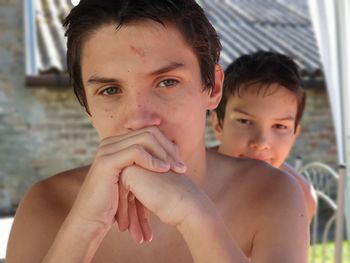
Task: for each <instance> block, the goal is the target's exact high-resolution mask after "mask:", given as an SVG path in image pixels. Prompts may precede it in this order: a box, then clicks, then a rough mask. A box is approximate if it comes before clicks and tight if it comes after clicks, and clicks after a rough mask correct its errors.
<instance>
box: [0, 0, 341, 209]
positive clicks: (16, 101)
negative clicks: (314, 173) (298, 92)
mask: <svg viewBox="0 0 350 263" xmlns="http://www.w3.org/2000/svg"><path fill="white" fill-rule="evenodd" d="M22 3H23V1H22V0H7V1H1V2H0V215H1V213H5V212H6V210H8V208H9V206H11V205H12V204H13V205H16V204H17V203H18V201H19V200H20V198H21V196H22V195H23V193H24V192H25V191H26V190H27V189H28V188H29V187H30V185H32V184H33V183H34V182H36V181H38V180H40V179H43V178H46V177H48V176H50V175H53V174H55V173H57V172H60V171H63V170H67V169H70V168H73V167H77V166H81V165H84V164H87V163H89V162H90V161H91V159H92V157H93V156H94V152H95V149H96V146H97V143H98V141H97V135H96V133H95V131H94V130H93V128H92V127H91V125H90V123H89V121H88V118H87V117H86V115H85V113H84V111H83V109H82V108H81V107H80V105H79V104H78V103H77V101H76V99H75V97H74V95H73V92H72V90H71V89H64V88H60V89H58V88H57V89H54V88H37V89H30V88H27V87H25V85H24V81H25V69H24V64H25V63H24V62H25V61H24V39H23V31H22V28H23V26H22V24H23V21H22V19H23V10H22ZM307 93H308V101H307V108H306V113H305V116H304V118H303V131H302V135H301V136H300V138H299V140H298V142H297V143H296V145H295V147H294V149H293V152H292V154H291V159H293V157H295V156H296V155H301V156H302V157H303V158H304V160H305V161H313V160H319V161H323V162H326V163H329V164H331V165H334V164H336V149H335V142H334V135H333V128H332V123H331V119H330V111H329V107H328V101H327V96H326V93H325V90H324V89H315V90H309V91H308V92H307ZM208 131H209V132H208V134H207V136H206V138H207V139H208V141H210V140H212V138H213V136H212V134H211V133H210V129H208Z"/></svg>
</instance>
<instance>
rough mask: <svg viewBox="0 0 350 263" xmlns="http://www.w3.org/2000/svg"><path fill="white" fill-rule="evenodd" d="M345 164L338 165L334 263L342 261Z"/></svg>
mask: <svg viewBox="0 0 350 263" xmlns="http://www.w3.org/2000/svg"><path fill="white" fill-rule="evenodd" d="M345 174H346V169H345V165H340V166H339V179H338V190H337V211H336V220H335V246H334V263H342V260H343V257H342V256H343V253H342V252H343V250H342V248H343V229H344V228H343V223H344V201H345V199H344V195H345V178H346V177H345Z"/></svg>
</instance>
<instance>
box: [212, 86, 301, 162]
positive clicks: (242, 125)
mask: <svg viewBox="0 0 350 263" xmlns="http://www.w3.org/2000/svg"><path fill="white" fill-rule="evenodd" d="M259 89H260V92H259V94H258V90H259ZM296 111H297V100H296V97H295V95H294V94H293V93H292V92H291V91H289V90H287V89H286V88H285V87H281V86H279V84H276V83H274V84H271V85H270V86H265V87H261V84H254V85H252V86H250V87H249V88H247V89H245V90H244V91H242V92H241V93H240V96H238V95H236V96H230V97H229V99H228V101H227V104H226V110H225V118H224V120H223V124H222V127H220V125H218V123H217V124H216V126H215V132H216V135H217V138H218V139H219V141H220V145H219V148H218V151H219V152H221V153H223V154H227V155H230V156H234V157H239V158H244V157H245V158H253V159H259V160H263V161H265V162H267V163H269V164H271V165H272V166H274V167H276V168H279V167H281V165H282V164H283V162H284V161H285V160H286V158H287V156H288V154H289V152H290V150H291V148H292V146H293V144H294V142H295V139H296V138H297V136H298V134H299V126H297V127H295V116H296Z"/></svg>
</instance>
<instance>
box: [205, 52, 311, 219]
mask: <svg viewBox="0 0 350 263" xmlns="http://www.w3.org/2000/svg"><path fill="white" fill-rule="evenodd" d="M304 107H305V92H304V89H303V87H302V81H301V77H300V73H299V68H298V66H297V65H296V64H295V63H294V61H293V60H292V59H290V58H289V57H287V56H285V55H282V54H277V53H273V52H266V51H259V52H256V53H253V54H250V55H243V56H241V57H240V58H238V59H237V60H235V61H234V62H233V63H231V64H230V65H229V67H228V68H227V69H226V71H225V81H224V91H223V97H222V99H221V102H220V104H219V106H218V107H217V109H216V110H215V111H214V112H213V113H212V126H213V129H214V132H215V135H216V138H217V139H218V140H219V141H220V145H219V146H218V151H219V152H220V153H223V154H226V155H230V156H233V157H238V158H252V159H259V160H262V161H265V162H267V163H269V164H271V165H272V166H274V167H276V168H280V169H282V170H284V171H287V172H288V173H290V174H291V175H293V176H294V177H295V178H296V179H297V181H298V182H299V184H300V186H301V188H302V190H303V193H304V198H305V203H306V207H307V210H308V218H309V220H310V222H311V219H312V216H313V215H314V213H315V208H316V195H315V191H314V189H313V187H312V185H311V184H310V183H309V182H307V181H306V180H305V179H304V178H303V177H302V176H301V175H299V174H298V173H297V172H296V171H294V170H293V169H292V168H291V167H290V166H289V165H288V164H287V163H285V160H286V158H287V157H288V154H289V152H290V150H291V148H292V146H293V144H294V142H295V140H296V138H297V137H298V135H299V133H300V120H301V117H302V115H303V111H304Z"/></svg>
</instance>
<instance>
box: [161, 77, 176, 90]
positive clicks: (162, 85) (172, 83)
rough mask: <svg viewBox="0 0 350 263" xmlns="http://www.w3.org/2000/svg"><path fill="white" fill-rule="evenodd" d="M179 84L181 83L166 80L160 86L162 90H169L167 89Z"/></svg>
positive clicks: (174, 80)
mask: <svg viewBox="0 0 350 263" xmlns="http://www.w3.org/2000/svg"><path fill="white" fill-rule="evenodd" d="M177 83H179V81H177V80H176V79H165V80H162V81H161V82H159V85H158V86H159V87H162V88H167V87H171V86H174V85H176V84H177Z"/></svg>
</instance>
